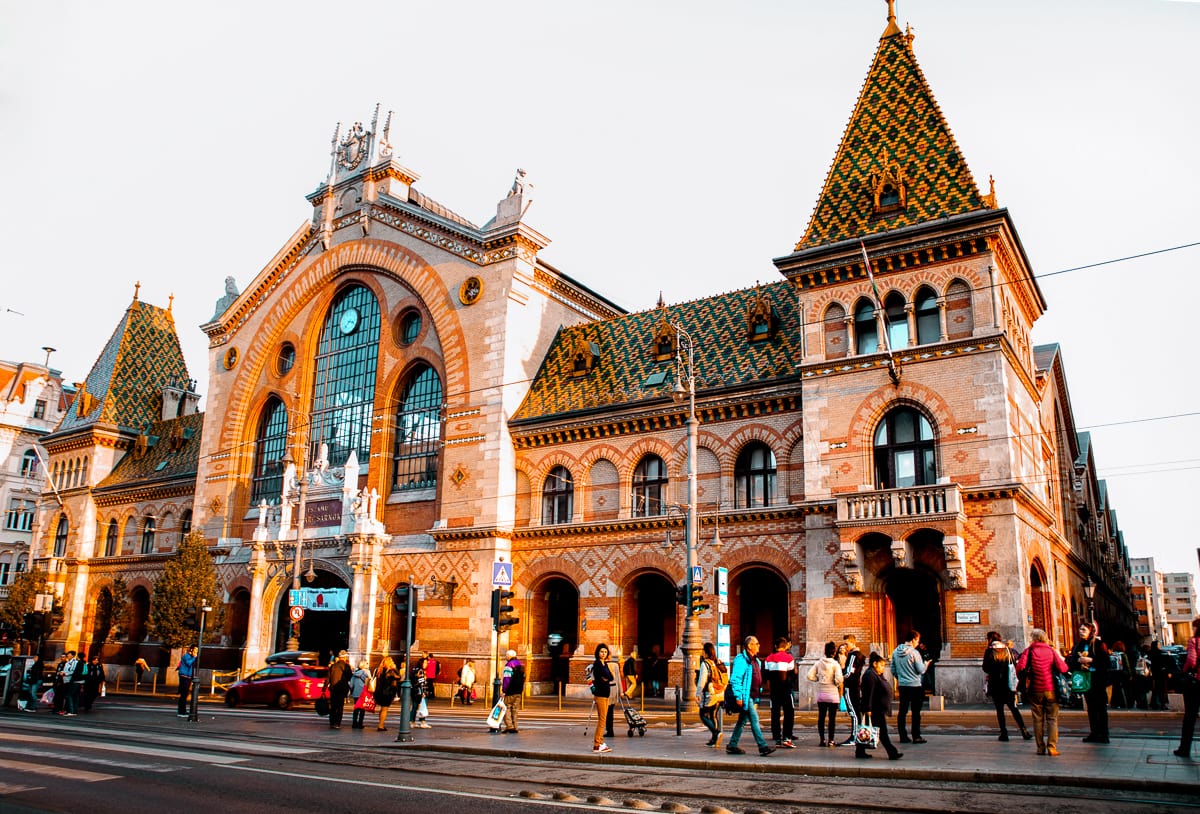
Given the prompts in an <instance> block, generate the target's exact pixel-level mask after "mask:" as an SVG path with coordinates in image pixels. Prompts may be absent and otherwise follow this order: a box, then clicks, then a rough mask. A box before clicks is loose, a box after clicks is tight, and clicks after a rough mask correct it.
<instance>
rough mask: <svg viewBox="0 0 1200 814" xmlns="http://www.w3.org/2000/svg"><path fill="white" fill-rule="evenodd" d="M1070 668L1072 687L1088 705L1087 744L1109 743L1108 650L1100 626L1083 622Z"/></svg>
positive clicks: (1073, 650)
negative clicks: (1101, 636)
mask: <svg viewBox="0 0 1200 814" xmlns="http://www.w3.org/2000/svg"><path fill="white" fill-rule="evenodd" d="M1067 664H1068V665H1070V667H1071V686H1072V689H1075V688H1077V687H1078V688H1080V689H1078V690H1076V691H1077V692H1080V693H1081V694H1082V695H1083V699H1084V701H1086V702H1087V716H1088V729H1089V730H1090V731H1089V732H1088V735H1087V737H1085V738H1084V739H1083V742H1084V743H1108V665H1109V654H1108V647H1106V646H1105V644H1104V642H1103V641H1102V640H1101V639H1100V626H1099V625H1097V624H1096V623H1095V622H1092V623H1090V624H1089V623H1087V622H1084V623H1083V624H1081V625H1080V626H1079V640H1078V641H1077V642H1075V646H1074V647H1072V648H1071V656H1070V658H1068V659H1067Z"/></svg>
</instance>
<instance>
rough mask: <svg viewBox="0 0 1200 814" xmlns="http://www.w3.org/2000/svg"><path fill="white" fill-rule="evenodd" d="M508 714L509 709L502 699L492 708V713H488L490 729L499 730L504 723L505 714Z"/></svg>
mask: <svg viewBox="0 0 1200 814" xmlns="http://www.w3.org/2000/svg"><path fill="white" fill-rule="evenodd" d="M506 712H508V707H506V706H505V705H504V699H503V698H501V699H500V700H499V701H497V702H496V706H494V707H492V711H491V712H489V713H488V717H487V725H488V729H499V728H500V726H501V725H502V724H503V723H504V713H506Z"/></svg>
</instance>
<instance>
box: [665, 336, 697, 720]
mask: <svg viewBox="0 0 1200 814" xmlns="http://www.w3.org/2000/svg"><path fill="white" fill-rule="evenodd" d="M670 325H671V329H672V330H673V331H675V336H676V348H675V386H674V387H673V388H672V393H671V395H672V398H674V399H675V401H676V403H683V401H684V399H686V400H687V408H688V412H687V483H688V488H687V504H686V506H685V508H686V510H687V512H686V516H687V533H686V540H687V559H686V567H687V572H686V575H685V576H686V584H687V590H688V596H689V597H691V596H692V595H693V590H692V584H693V579H692V577H693V576H694V570H695V565H696V536H697V531H698V526H699V523H698V522H697V521H698V518H697V514H696V510H697V506H696V503H697V496H696V444H697V437H698V435H699V430H700V420H699V419H698V418H696V343H695V341H694V340H693V339H692V336H691V334H689V333H688V332H687V331H685V330H684V329H683V327H682V326H681V325H680V324H679V323H677V322H672V323H670ZM683 353H686V354H687V356H686V357H685V356H683ZM685 360H686V361H685ZM685 613H686V615H685V616H684V621H683V642H682V644H681V646H680V649H681V650H682V651H683V700H684V701H685V702H688V701H693V700H695V696H696V687H695V682H693V681H692V680H691V678H692V676H694V675H695V669H696V665H697V663H698V662H699V660H700V652H701V649H702V644H703V642H702V641H701V637H700V617H699V616H697V614H696V609H695V607H693V605H692V603H691V601H689V602H688V604H687V606H686V609H685Z"/></svg>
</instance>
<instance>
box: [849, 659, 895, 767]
mask: <svg viewBox="0 0 1200 814" xmlns="http://www.w3.org/2000/svg"><path fill="white" fill-rule="evenodd" d="M886 663H887V661H886V659H884V657H883V656H881V655H879V654H878V653H874V652H872V653H871V655H870V656H869V657H868V658H867V669H866V671H865V672H864V673H863V677H862V707H863V709H865V710H866V711H867V713H868V714H869V715H870V716H871V726H875V727H878V728H879V745H880V746H882V747H883V750H884V751H885V752H887V756H888V760H899V759H900V758H902V757H904V753H903V752H901V751H899V750H898V749H896V746H895V744H893V743H892V739H891V737H890V736H889V735H888V728H887V719H888V715H889V714H890V713H891V709H892V685H891V684H889V683H888V681H887V679H885V678H884V677H883V668H884V665H885V664H886ZM854 756H855V757H858V758H869V757H873V755H872V754H871V753H870V752H868V751H867V748H866V746H864V745H863V744H861V743H858V742H857V741H856V742H855V748H854Z"/></svg>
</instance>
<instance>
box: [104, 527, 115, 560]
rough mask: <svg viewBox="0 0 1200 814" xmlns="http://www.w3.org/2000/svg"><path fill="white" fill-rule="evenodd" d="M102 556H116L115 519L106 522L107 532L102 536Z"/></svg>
mask: <svg viewBox="0 0 1200 814" xmlns="http://www.w3.org/2000/svg"><path fill="white" fill-rule="evenodd" d="M104 556H106V557H115V556H117V521H116V519H115V518H114V519H112V520H109V521H108V531H107V532H105V534H104Z"/></svg>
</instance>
